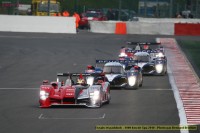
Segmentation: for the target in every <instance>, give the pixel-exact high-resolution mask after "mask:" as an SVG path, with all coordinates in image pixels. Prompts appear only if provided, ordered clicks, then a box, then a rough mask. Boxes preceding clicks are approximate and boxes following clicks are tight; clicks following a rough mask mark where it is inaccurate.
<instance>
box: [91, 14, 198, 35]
mask: <svg viewBox="0 0 200 133" xmlns="http://www.w3.org/2000/svg"><path fill="white" fill-rule="evenodd" d="M90 25H91V29H90V31H91V32H94V33H114V34H151V35H195V36H196V35H197V36H199V35H200V19H166V18H164V19H153V18H139V21H127V22H125V21H124V22H123V21H91V22H90Z"/></svg>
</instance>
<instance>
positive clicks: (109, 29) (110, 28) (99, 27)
mask: <svg viewBox="0 0 200 133" xmlns="http://www.w3.org/2000/svg"><path fill="white" fill-rule="evenodd" d="M89 23H90V27H91V31H92V32H96V33H115V24H116V21H90V22H89Z"/></svg>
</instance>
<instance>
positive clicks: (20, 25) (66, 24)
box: [0, 15, 76, 33]
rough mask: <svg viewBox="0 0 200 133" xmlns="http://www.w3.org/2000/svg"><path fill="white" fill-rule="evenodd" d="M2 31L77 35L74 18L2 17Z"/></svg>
mask: <svg viewBox="0 0 200 133" xmlns="http://www.w3.org/2000/svg"><path fill="white" fill-rule="evenodd" d="M0 20H1V21H0V31H10V32H43V33H76V27H75V18H74V17H58V16H55V17H54V16H20V15H0Z"/></svg>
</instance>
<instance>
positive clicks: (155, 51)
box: [126, 49, 161, 53]
mask: <svg viewBox="0 0 200 133" xmlns="http://www.w3.org/2000/svg"><path fill="white" fill-rule="evenodd" d="M160 51H161V50H150V49H147V50H129V49H128V50H126V52H128V53H137V52H147V53H159V52H160Z"/></svg>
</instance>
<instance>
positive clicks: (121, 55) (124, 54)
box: [119, 53, 127, 57]
mask: <svg viewBox="0 0 200 133" xmlns="http://www.w3.org/2000/svg"><path fill="white" fill-rule="evenodd" d="M119 57H127V54H126V53H120V54H119Z"/></svg>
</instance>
